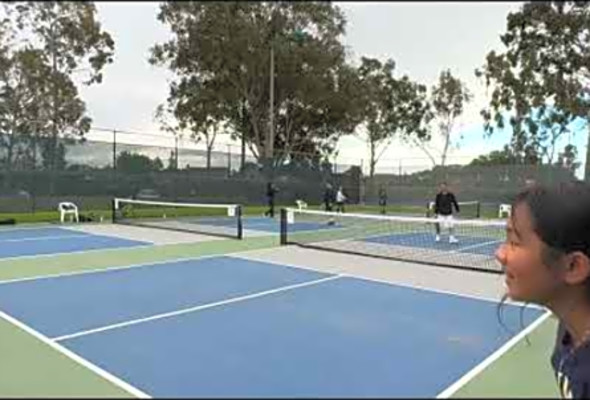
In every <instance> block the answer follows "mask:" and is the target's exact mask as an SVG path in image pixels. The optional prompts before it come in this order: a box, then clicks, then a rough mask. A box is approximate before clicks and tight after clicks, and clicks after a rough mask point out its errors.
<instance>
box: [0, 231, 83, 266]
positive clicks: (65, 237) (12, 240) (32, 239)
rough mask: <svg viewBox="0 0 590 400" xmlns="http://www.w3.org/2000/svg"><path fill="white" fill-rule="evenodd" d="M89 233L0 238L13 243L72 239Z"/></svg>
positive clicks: (1, 240) (4, 241) (3, 241)
mask: <svg viewBox="0 0 590 400" xmlns="http://www.w3.org/2000/svg"><path fill="white" fill-rule="evenodd" d="M88 237H89V235H88V234H84V233H80V234H79V235H62V236H53V237H51V236H38V237H29V238H22V239H6V240H3V239H0V243H13V242H31V241H34V240H59V239H72V238H85V239H86V238H88ZM0 260H1V259H0Z"/></svg>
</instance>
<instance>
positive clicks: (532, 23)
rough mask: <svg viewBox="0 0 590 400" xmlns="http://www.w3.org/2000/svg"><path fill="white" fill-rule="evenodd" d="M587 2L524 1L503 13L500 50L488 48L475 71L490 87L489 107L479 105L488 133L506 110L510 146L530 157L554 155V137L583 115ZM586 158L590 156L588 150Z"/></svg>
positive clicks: (588, 61)
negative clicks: (505, 18) (482, 62)
mask: <svg viewBox="0 0 590 400" xmlns="http://www.w3.org/2000/svg"><path fill="white" fill-rule="evenodd" d="M589 7H590V6H589V4H588V3H587V2H579V1H574V2H572V1H567V2H562V1H545V2H527V3H525V4H524V5H523V6H522V7H521V8H520V10H519V11H517V12H514V13H510V14H509V15H508V18H507V25H506V32H505V33H504V34H503V35H501V40H502V43H503V44H504V46H505V50H504V52H501V53H497V52H495V51H491V52H490V53H489V54H488V55H487V57H486V63H485V65H484V66H483V69H482V70H476V75H477V76H479V77H483V78H484V79H485V83H486V86H488V87H492V88H493V90H492V92H491V98H490V104H489V107H488V108H486V109H484V110H482V116H483V117H484V120H485V128H486V130H487V132H488V133H490V134H491V133H492V132H493V131H494V128H503V127H504V126H505V120H506V114H508V115H509V118H508V119H509V123H510V125H511V126H512V129H513V137H512V141H511V145H512V147H513V149H514V151H515V152H518V153H521V154H527V155H528V158H529V160H532V161H536V162H540V161H541V158H542V157H543V156H546V157H548V156H549V155H551V154H553V152H554V146H555V144H556V141H557V138H559V136H561V135H563V134H564V133H566V132H567V131H568V129H569V126H570V124H571V123H572V122H573V121H574V120H575V119H576V118H583V119H585V120H588V115H589V112H590V102H589V101H588V95H587V94H584V93H585V92H586V90H585V87H586V86H587V83H588V80H589V78H590V75H589V74H590V71H589V65H590V18H589V17H590V13H589ZM589 141H590V134H589ZM589 149H590V148H589ZM586 158H587V159H588V161H590V150H589V152H588V153H587V156H586ZM586 178H587V179H590V162H587V163H586Z"/></svg>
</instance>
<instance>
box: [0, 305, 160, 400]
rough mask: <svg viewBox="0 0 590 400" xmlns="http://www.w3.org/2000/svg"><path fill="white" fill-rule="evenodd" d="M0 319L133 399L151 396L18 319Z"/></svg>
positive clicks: (2, 312)
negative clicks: (130, 395)
mask: <svg viewBox="0 0 590 400" xmlns="http://www.w3.org/2000/svg"><path fill="white" fill-rule="evenodd" d="M0 318H2V319H4V320H5V321H7V322H8V323H10V324H12V325H14V326H16V327H17V328H19V329H21V330H23V331H25V332H26V333H28V334H30V335H31V336H33V337H35V338H36V339H37V340H40V341H41V342H43V343H44V344H46V345H48V346H49V347H51V348H52V349H54V350H56V351H57V352H59V353H61V354H63V355H65V356H66V357H68V358H69V359H71V360H72V361H74V362H76V363H78V364H80V365H82V366H83V367H85V368H87V369H89V370H90V371H92V372H94V373H95V374H97V375H99V376H100V377H102V378H103V379H105V380H107V381H108V382H110V383H112V384H113V385H115V386H117V387H119V388H121V389H123V390H124V391H126V392H128V393H130V394H132V395H133V396H135V397H138V398H140V399H150V398H151V396H150V395H148V394H147V393H145V392H143V391H141V390H139V389H137V388H136V387H134V386H132V385H130V384H129V383H127V382H125V381H123V380H122V379H120V378H118V377H116V376H114V375H113V374H111V373H109V372H107V371H105V370H104V369H102V368H100V367H99V366H97V365H95V364H93V363H91V362H90V361H88V360H86V359H85V358H83V357H80V356H79V355H78V354H76V353H74V352H73V351H71V350H69V349H67V348H65V347H64V346H62V345H61V344H59V343H56V342H55V341H53V340H51V339H49V338H48V337H47V336H45V335H43V334H41V333H39V332H38V331H36V330H35V329H33V328H31V327H30V326H28V325H26V324H24V323H23V322H21V321H19V320H18V319H16V318H14V317H13V316H11V315H8V314H6V313H5V312H4V311H0Z"/></svg>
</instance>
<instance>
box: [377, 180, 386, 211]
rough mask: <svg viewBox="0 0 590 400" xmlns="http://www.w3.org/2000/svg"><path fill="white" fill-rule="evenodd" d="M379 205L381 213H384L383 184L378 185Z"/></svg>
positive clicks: (384, 196) (384, 191) (384, 193)
mask: <svg viewBox="0 0 590 400" xmlns="http://www.w3.org/2000/svg"><path fill="white" fill-rule="evenodd" d="M379 206H380V207H381V214H385V209H386V208H387V190H385V186H383V184H382V185H381V186H380V187H379Z"/></svg>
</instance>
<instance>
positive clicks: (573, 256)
mask: <svg viewBox="0 0 590 400" xmlns="http://www.w3.org/2000/svg"><path fill="white" fill-rule="evenodd" d="M565 262H566V267H567V268H566V271H565V276H564V279H565V281H566V282H567V283H568V284H570V285H579V284H581V283H583V282H585V281H587V280H588V279H589V278H590V259H589V258H588V256H587V255H586V254H584V253H582V252H581V251H574V252H573V253H570V254H568V255H567V256H566V260H565Z"/></svg>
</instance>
